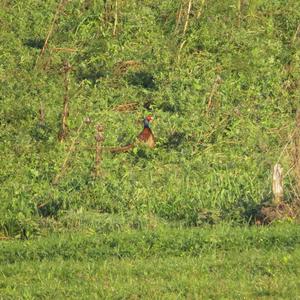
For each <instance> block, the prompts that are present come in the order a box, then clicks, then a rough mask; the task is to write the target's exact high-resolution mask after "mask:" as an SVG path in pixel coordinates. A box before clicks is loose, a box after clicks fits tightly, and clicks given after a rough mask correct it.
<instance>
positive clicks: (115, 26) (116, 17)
mask: <svg viewBox="0 0 300 300" xmlns="http://www.w3.org/2000/svg"><path fill="white" fill-rule="evenodd" d="M117 25H118V0H116V2H115V18H114V29H113V36H115V35H116V31H117Z"/></svg>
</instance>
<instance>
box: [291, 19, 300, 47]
mask: <svg viewBox="0 0 300 300" xmlns="http://www.w3.org/2000/svg"><path fill="white" fill-rule="evenodd" d="M299 34H300V24H299V25H298V27H297V29H296V32H295V34H294V35H293V38H292V44H294V43H295V41H296V40H297V38H298V36H299Z"/></svg>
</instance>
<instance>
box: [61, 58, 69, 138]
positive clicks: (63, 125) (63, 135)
mask: <svg viewBox="0 0 300 300" xmlns="http://www.w3.org/2000/svg"><path fill="white" fill-rule="evenodd" d="M70 70H71V65H70V64H69V62H65V64H64V67H63V74H64V103H63V113H62V121H61V129H60V132H59V135H58V138H59V141H60V142H63V141H64V140H65V138H66V136H67V133H68V124H67V119H68V116H69V72H70Z"/></svg>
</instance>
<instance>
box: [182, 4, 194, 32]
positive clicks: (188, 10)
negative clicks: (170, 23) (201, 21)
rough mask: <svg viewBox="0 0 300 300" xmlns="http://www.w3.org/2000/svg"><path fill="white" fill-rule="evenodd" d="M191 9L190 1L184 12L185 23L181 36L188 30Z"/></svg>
mask: <svg viewBox="0 0 300 300" xmlns="http://www.w3.org/2000/svg"><path fill="white" fill-rule="evenodd" d="M191 8H192V0H189V3H188V7H187V11H186V18H185V23H184V27H183V35H185V32H186V31H187V28H188V24H189V19H190V12H191Z"/></svg>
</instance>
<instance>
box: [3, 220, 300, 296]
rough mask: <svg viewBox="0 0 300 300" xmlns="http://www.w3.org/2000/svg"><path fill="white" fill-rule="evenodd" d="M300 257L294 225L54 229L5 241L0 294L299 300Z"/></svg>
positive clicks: (297, 229) (297, 226)
mask: <svg viewBox="0 0 300 300" xmlns="http://www.w3.org/2000/svg"><path fill="white" fill-rule="evenodd" d="M299 255H300V231H299V225H296V224H278V225H276V226H270V227H261V228H257V227H230V226H228V225H219V226H216V227H204V228H194V229H179V228H167V227H165V228H158V229H156V230H155V231H154V230H129V231H127V232H112V233H107V234H105V233H96V232H92V231H90V233H89V234H88V233H87V232H86V233H84V232H79V231H78V232H69V233H62V234H51V235H49V236H47V237H40V238H38V239H35V240H29V241H23V242H22V241H8V242H2V244H1V248H0V263H1V271H0V295H1V297H2V299H9V298H12V299H18V298H22V299H48V298H55V299H62V298H69V299H70V298H71V299H99V298H113V299H150V298H153V299H186V298H189V299H299V296H298V295H299V293H300V279H299V278H300V261H299V259H298V258H299ZM297 297H298V298H297Z"/></svg>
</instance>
